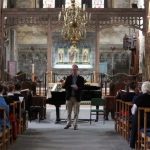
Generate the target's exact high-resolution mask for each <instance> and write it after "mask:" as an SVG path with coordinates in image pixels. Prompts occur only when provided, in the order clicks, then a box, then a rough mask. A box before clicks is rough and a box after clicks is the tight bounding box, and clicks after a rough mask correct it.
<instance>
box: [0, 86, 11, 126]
mask: <svg viewBox="0 0 150 150" xmlns="http://www.w3.org/2000/svg"><path fill="white" fill-rule="evenodd" d="M3 91H4V87H3V85H1V84H0V107H4V108H6V127H7V128H9V126H10V123H9V121H8V116H9V106H8V105H7V104H6V102H5V100H4V98H3ZM0 126H1V127H3V126H4V119H3V115H2V113H0Z"/></svg>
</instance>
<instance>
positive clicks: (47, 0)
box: [43, 0, 55, 8]
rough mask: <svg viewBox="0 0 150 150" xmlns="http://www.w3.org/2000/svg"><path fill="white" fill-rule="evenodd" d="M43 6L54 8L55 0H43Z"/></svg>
mask: <svg viewBox="0 0 150 150" xmlns="http://www.w3.org/2000/svg"><path fill="white" fill-rule="evenodd" d="M43 8H55V0H43Z"/></svg>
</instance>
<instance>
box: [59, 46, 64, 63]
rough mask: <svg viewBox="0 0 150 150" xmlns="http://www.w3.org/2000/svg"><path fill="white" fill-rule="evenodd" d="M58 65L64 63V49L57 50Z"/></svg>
mask: <svg viewBox="0 0 150 150" xmlns="http://www.w3.org/2000/svg"><path fill="white" fill-rule="evenodd" d="M58 63H64V49H62V48H59V49H58Z"/></svg>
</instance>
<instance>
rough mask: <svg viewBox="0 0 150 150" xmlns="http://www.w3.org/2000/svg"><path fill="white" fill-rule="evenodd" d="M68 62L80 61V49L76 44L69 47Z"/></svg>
mask: <svg viewBox="0 0 150 150" xmlns="http://www.w3.org/2000/svg"><path fill="white" fill-rule="evenodd" d="M68 63H79V49H77V48H76V47H74V46H71V47H70V49H68Z"/></svg>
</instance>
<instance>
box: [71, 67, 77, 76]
mask: <svg viewBox="0 0 150 150" xmlns="http://www.w3.org/2000/svg"><path fill="white" fill-rule="evenodd" d="M72 74H73V75H77V74H78V66H77V65H73V66H72Z"/></svg>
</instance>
